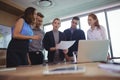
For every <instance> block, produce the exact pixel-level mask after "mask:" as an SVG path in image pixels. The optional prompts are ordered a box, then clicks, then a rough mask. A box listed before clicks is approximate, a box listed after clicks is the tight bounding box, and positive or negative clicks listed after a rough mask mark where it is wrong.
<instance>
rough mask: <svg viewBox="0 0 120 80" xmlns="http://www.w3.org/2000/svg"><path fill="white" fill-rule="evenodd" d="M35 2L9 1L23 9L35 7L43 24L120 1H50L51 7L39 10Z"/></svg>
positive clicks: (28, 0)
mask: <svg viewBox="0 0 120 80" xmlns="http://www.w3.org/2000/svg"><path fill="white" fill-rule="evenodd" d="M37 1H39V0H11V2H13V3H14V4H16V5H19V6H21V7H23V8H24V9H25V8H27V7H29V6H32V7H35V8H36V9H37V11H39V12H41V13H42V14H44V16H45V17H44V24H46V23H50V22H51V21H52V20H53V19H54V18H55V17H58V18H62V19H63V18H64V17H66V16H70V15H74V14H77V13H81V12H85V11H89V10H93V9H97V8H101V7H105V6H108V5H112V4H118V3H120V0H51V1H52V2H53V5H52V6H50V7H48V8H41V7H40V6H38V5H36V2H37ZM119 5H120V4H119Z"/></svg>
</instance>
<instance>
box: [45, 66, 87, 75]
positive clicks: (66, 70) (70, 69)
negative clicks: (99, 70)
mask: <svg viewBox="0 0 120 80" xmlns="http://www.w3.org/2000/svg"><path fill="white" fill-rule="evenodd" d="M85 71H86V68H85V66H64V67H57V68H54V69H51V70H46V71H43V74H44V75H52V74H74V73H84V72H85Z"/></svg>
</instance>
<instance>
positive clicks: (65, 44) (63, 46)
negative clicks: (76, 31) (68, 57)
mask: <svg viewBox="0 0 120 80" xmlns="http://www.w3.org/2000/svg"><path fill="white" fill-rule="evenodd" d="M74 43H75V41H61V42H60V43H59V44H58V45H57V46H56V47H57V49H68V48H70V47H71V46H72V45H73V44H74Z"/></svg>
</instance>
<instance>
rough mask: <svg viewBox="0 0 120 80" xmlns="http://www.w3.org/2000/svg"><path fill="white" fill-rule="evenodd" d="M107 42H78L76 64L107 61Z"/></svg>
mask: <svg viewBox="0 0 120 80" xmlns="http://www.w3.org/2000/svg"><path fill="white" fill-rule="evenodd" d="M108 45H109V40H79V44H78V53H77V62H94V61H107V55H108Z"/></svg>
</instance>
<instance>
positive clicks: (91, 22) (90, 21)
mask: <svg viewBox="0 0 120 80" xmlns="http://www.w3.org/2000/svg"><path fill="white" fill-rule="evenodd" d="M95 22H96V20H95V19H93V18H92V17H91V16H89V17H88V24H89V25H90V26H95Z"/></svg>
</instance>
